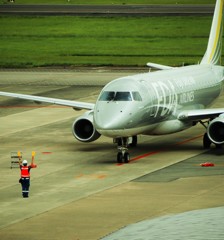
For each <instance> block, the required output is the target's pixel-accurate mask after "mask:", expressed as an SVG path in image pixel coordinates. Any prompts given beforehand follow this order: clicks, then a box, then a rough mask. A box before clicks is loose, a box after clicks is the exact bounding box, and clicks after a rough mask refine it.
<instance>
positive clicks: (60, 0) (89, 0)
mask: <svg viewBox="0 0 224 240" xmlns="http://www.w3.org/2000/svg"><path fill="white" fill-rule="evenodd" d="M1 3H8V1H7V0H1ZM15 3H16V4H215V0H85V1H83V0H46V1H44V0H15Z"/></svg>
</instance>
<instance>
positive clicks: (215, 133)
mask: <svg viewBox="0 0 224 240" xmlns="http://www.w3.org/2000/svg"><path fill="white" fill-rule="evenodd" d="M207 134H208V137H209V138H210V140H211V141H212V142H213V143H215V144H223V143H224V114H222V115H220V116H219V117H217V118H215V119H214V120H212V121H211V122H210V123H209V125H208V128H207Z"/></svg>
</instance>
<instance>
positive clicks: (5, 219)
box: [0, 69, 224, 240]
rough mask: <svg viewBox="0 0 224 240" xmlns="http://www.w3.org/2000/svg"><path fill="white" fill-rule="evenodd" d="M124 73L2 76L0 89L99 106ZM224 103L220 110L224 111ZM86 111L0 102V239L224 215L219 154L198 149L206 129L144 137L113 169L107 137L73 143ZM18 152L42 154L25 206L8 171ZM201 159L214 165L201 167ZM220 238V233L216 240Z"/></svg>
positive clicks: (105, 231)
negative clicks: (190, 214)
mask: <svg viewBox="0 0 224 240" xmlns="http://www.w3.org/2000/svg"><path fill="white" fill-rule="evenodd" d="M128 74H133V73H132V72H131V73H130V72H122V71H115V72H109V71H104V70H103V69H98V70H97V71H86V72H82V71H81V72H80V71H79V72H70V71H55V72H54V71H44V72H42V71H38V72H28V71H26V72H23V71H19V72H16V71H14V72H8V71H3V72H0V87H1V90H2V91H9V92H18V93H25V94H37V95H42V96H48V97H58V98H66V99H71V100H72V99H74V100H78V101H87V102H94V101H95V100H96V98H97V95H98V94H99V92H100V89H101V87H102V86H103V85H104V84H106V83H107V82H108V81H111V80H112V79H114V78H117V77H121V76H125V75H128ZM223 100H224V98H223V96H222V97H221V98H220V100H218V101H217V103H216V105H215V106H216V107H221V106H223ZM83 113H84V112H83V111H74V110H73V109H71V108H66V107H60V106H52V105H46V104H42V105H37V104H35V103H32V102H29V101H23V100H17V99H11V98H7V97H0V123H1V124H0V175H1V178H0V239H3V240H9V239H15V240H20V239H21V240H26V239H27V240H28V239H29V240H30V239H32V240H35V239H38V240H40V239H48V240H49V239H52V240H53V239H54V240H57V239H58V240H61V239H65V240H67V239H68V240H70V239H72V240H73V239H79V240H80V239H83V240H86V239H87V240H88V239H90V240H93V239H100V238H103V237H105V236H108V235H109V234H110V233H113V232H116V231H117V230H119V229H121V228H123V227H125V226H129V225H130V224H135V223H137V222H140V221H143V220H153V219H156V218H158V217H162V216H168V217H169V216H170V214H179V213H185V212H187V211H192V210H199V209H207V208H216V207H223V198H224V178H223V175H224V165H223V150H220V151H219V152H216V151H215V149H212V150H211V151H204V150H203V149H202V135H203V133H204V129H203V127H201V126H200V125H198V126H195V127H194V128H192V129H189V130H187V131H183V132H181V133H177V134H172V135H167V136H160V137H159V136H158V137H155V136H152V137H151V136H139V144H138V147H137V148H133V149H130V154H131V162H130V163H129V164H122V165H117V164H116V146H115V145H113V143H112V140H111V139H109V138H106V137H101V138H100V139H99V140H97V141H95V142H93V143H89V144H84V143H80V142H78V141H76V140H75V139H74V137H73V135H72V133H71V125H72V122H73V121H74V120H75V118H76V117H78V116H80V115H81V114H83ZM17 151H21V152H22V155H23V159H27V160H29V161H30V159H31V152H32V151H36V157H35V163H36V164H37V168H35V169H32V172H31V188H30V197H29V198H28V199H23V198H22V196H21V186H20V184H19V183H18V179H19V175H20V173H19V169H18V168H17V167H16V166H14V165H13V168H11V152H17ZM205 161H212V162H214V163H215V167H214V168H206V169H204V168H202V167H201V166H200V163H202V162H205ZM202 171H203V172H206V173H203V174H202ZM199 172H200V174H199ZM181 219H182V221H183V222H184V220H185V215H184V214H183V215H182V218H181ZM186 219H187V218H186ZM215 221H216V220H215ZM215 221H214V222H212V224H213V225H215V224H216V222H215ZM170 222H172V221H169V222H168V223H167V224H169V223H170ZM217 224H218V223H217ZM168 226H169V225H166V226H165V227H168ZM24 228H25V229H27V231H24ZM134 229H135V228H133V229H132V230H134ZM178 229H179V228H177V229H176V230H174V231H176V232H175V233H176V235H178V231H179V230H178ZM156 231H159V229H156ZM191 232H192V231H191ZM132 233H133V232H132ZM154 233H156V232H154ZM215 234H216V235H215ZM219 236H220V232H217V233H214V239H219V238H218V237H219ZM204 237H205V238H204V239H206V236H204ZM128 239H129V238H128ZM130 239H131V238H130ZM188 239H194V238H192V237H189V238H188Z"/></svg>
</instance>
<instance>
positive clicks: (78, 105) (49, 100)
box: [0, 92, 94, 110]
mask: <svg viewBox="0 0 224 240" xmlns="http://www.w3.org/2000/svg"><path fill="white" fill-rule="evenodd" d="M0 96H6V97H12V98H20V99H25V100H30V101H34V102H37V103H40V102H45V103H52V104H57V105H62V106H67V107H72V108H74V109H75V110H81V109H87V110H92V109H93V108H94V104H93V103H85V102H76V101H71V100H64V99H57V98H48V97H39V96H33V95H26V94H18V93H10V92H0Z"/></svg>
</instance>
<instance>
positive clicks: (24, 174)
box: [20, 166, 30, 178]
mask: <svg viewBox="0 0 224 240" xmlns="http://www.w3.org/2000/svg"><path fill="white" fill-rule="evenodd" d="M29 169H30V167H28V166H22V167H21V169H20V170H21V177H22V178H29V177H30V172H29Z"/></svg>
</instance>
